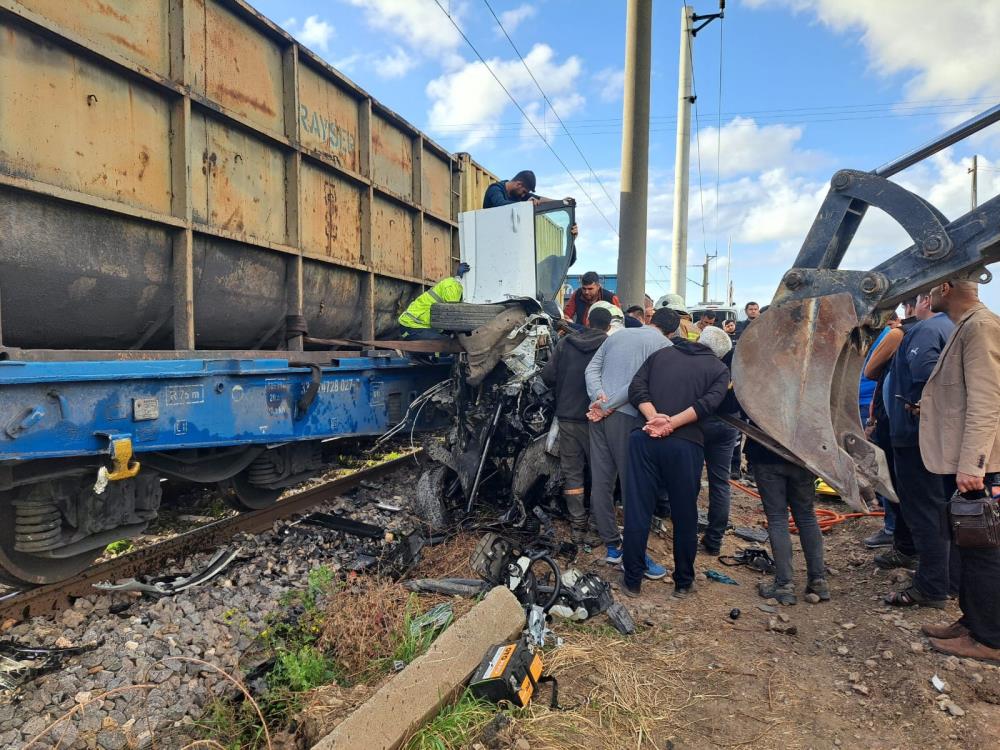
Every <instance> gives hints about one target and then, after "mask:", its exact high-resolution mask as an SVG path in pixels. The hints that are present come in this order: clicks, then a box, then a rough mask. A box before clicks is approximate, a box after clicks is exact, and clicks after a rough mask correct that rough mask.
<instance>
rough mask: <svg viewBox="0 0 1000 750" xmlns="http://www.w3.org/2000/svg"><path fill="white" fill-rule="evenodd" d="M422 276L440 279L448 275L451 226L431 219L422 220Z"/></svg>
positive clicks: (450, 270)
mask: <svg viewBox="0 0 1000 750" xmlns="http://www.w3.org/2000/svg"><path fill="white" fill-rule="evenodd" d="M423 269H424V278H427V279H433V280H434V281H440V280H441V279H443V278H444V277H445V276H450V275H451V273H452V268H451V227H449V226H447V225H446V224H441V223H439V222H436V221H434V220H433V219H425V220H424V265H423Z"/></svg>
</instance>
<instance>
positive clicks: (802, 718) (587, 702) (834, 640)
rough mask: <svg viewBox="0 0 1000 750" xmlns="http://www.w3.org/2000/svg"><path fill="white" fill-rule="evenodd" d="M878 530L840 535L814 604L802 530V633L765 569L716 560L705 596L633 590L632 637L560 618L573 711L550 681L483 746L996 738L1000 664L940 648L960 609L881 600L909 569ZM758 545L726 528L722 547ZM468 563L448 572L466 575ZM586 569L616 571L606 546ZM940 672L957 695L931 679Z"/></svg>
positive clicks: (666, 550)
mask: <svg viewBox="0 0 1000 750" xmlns="http://www.w3.org/2000/svg"><path fill="white" fill-rule="evenodd" d="M757 507H758V501H757V500H755V499H753V498H751V497H750V496H748V495H745V494H743V493H740V492H734V496H733V511H732V517H731V522H732V523H733V524H735V525H737V526H759V525H761V523H762V519H763V516H762V515H761V514H760V513H759V512H758V511H757ZM828 507H831V508H834V509H836V510H839V511H841V512H843V511H845V510H846V507H845V506H843V505H841V504H839V503H836V502H834V503H832V504H831V505H829V506H828ZM879 524H880V520H879V519H875V518H863V519H852V520H848V521H846V522H845V523H842V524H840V525H838V526H836V527H834V529H833V530H832V531H830V532H829V533H828V534H826V535H825V539H826V560H827V565H828V567H829V568H830V576H829V581H830V585H831V589H832V594H833V599H832V601H830V602H826V603H821V604H815V605H813V604H808V603H805V602H803V601H802V599H801V589H802V587H803V586H804V584H805V580H804V577H805V576H804V560H803V558H802V555H801V550H800V549H799V547H798V541H797V539H796V540H795V546H796V557H795V563H796V570H797V574H798V580H797V588H798V590H799V593H800V603H799V604H798V605H796V606H792V607H778V608H777V610H778V612H779V613H780V614H781V615H784V616H786V617H787V618H788V622H787V623H785V622H781V621H780V620H779V625H780V626H781V627H788V626H794V628H795V633H794V634H787V633H779V632H774V631H772V630H769V629H768V623H769V620H770V619H771V618H775V617H776V616H777V615H776V614H771V613H767V612H765V611H762V610H761V609H759V608H758V605H763V604H765V602H764V600H763V599H761V598H760V597H759V596H758V594H757V590H756V587H757V583H758V582H759V581H761V580H765V576H764V575H763V574H759V573H757V572H755V571H753V570H750V569H748V568H746V567H724V566H723V565H721V563H719V562H718V561H717V560H716V559H715V558H714V557H710V556H707V555H703V554H700V555H699V557H698V561H697V570H698V573H699V582H698V592H697V594H696V595H694V596H693V597H690V598H688V599H686V600H677V599H673V598H671V596H670V593H671V591H672V585H671V583H670V581H669V579H666V580H664V581H660V582H646V583H645V584H644V585H643V589H642V592H643V593H642V597H641V598H639V599H634V600H633V599H627V598H625V597H620V600H622V601H624V602H625V603H626V606H627V607H628V608H629V609H630V610H631V612H632V613H633V616H634V618H635V620H636V623H637V624H638V625H639V626H640V627H639V632H638V633H637V634H636V635H634V636H621V635H619V634H618V633H617V632H616V631H614V630H613V629H612V628H611V627H610V624H609V623H608V621H607V620H606V618H604V617H603V616H600V617H597V618H595V619H594V620H593V621H591V622H588V623H585V624H582V625H570V624H566V623H563V624H557V625H554V626H553V627H554V629H555V630H556V632H557V633H558V634H559V635H561V636H562V637H563V638H564V640H565V645H564V646H563V647H562V648H560V649H555V650H552V651H551V652H550V653H549V654H547V656H546V667H547V670H548V671H550V672H551V673H553V674H555V675H556V676H557V677H558V680H559V700H560V703H561V705H562V708H563V710H550V709H549V708H548V700H547V690H545V691H543V698H545V699H544V700H539V701H536V702H535V703H534V704H533V705H532V706H531V707H530V708H529V709H528V710H527V711H524V712H520V713H519V714H515V716H514V718H513V719H512V721H511V722H510V723H509V724H507V725H505V726H500V727H494V728H493V729H491V730H490V731H488V732H487V735H486V736H484V737H481V738H480V742H482V744H483V745H484V746H486V747H510V746H518V747H521V748H523V747H525V746H527V747H530V748H531V749H532V750H537V749H538V748H615V749H616V750H618V749H619V748H626V747H630V748H657V749H662V748H672V749H674V750H681V748H717V747H720V748H724V747H746V748H782V749H789V750H791V749H792V748H817V749H819V748H866V749H867V750H890V749H898V750H904V749H908V748H921V749H925V748H926V749H930V748H955V749H956V750H957V749H958V748H962V749H963V750H986V749H987V748H995V747H997V746H998V743H1000V740H998V735H1000V669H998V668H997V667H994V666H988V665H984V664H981V663H977V662H973V661H969V660H958V659H955V658H954V657H951V658H949V657H945V656H944V655H942V654H938V653H935V652H932V651H930V648H929V645H928V643H927V639H926V638H924V637H923V636H922V635H921V634H920V631H919V629H920V626H921V625H922V624H925V623H931V622H944V621H953V620H955V619H956V618H957V616H958V610H957V605H955V604H952V605H951V606H949V608H948V610H947V611H945V612H941V611H938V610H925V609H904V610H900V609H895V608H890V607H888V606H885V605H883V604H882V601H881V599H882V595H883V594H884V593H885V592H886V591H888V590H890V589H892V588H897V587H902V586H903V583H902V580H905V579H904V577H903V576H904V573H903V571H881V570H878V569H877V568H876V567H875V566H874V564H873V563H872V554H871V552H869V551H867V550H865V549H864V548H863V546H862V544H861V540H862V538H864V537H865V536H866V535H868V534H870V533H872V531H874V530H875V529H877V528H878V526H879ZM747 545H748V543H746V542H743V541H742V540H740V539H738V538H736V537H734V536H732V535H731V534H727V536H726V540H725V543H724V546H723V553H724V554H733V553H735V552H736V551H737V550H738V549H740V548H742V547H744V546H747ZM670 550H671V544H670V542H669V540H668V539H665V538H663V537H660V536H653V537H652V538H651V544H650V553H651V554H652V555H653V556H654V557H655V558H656V559H657V560H659V561H662V562H663V563H664V564H666V565H667V566H668V567H672V562H671V553H670ZM457 562H458V564H457V565H451V566H449V567H452V568H459V569H458V570H454V572H452V571H449V573H450V574H451V575H464V574H465V573H464V572H462V571H461V570H460V568H461V567H462V566H461V562H460V561H457ZM577 567H579V568H581V569H585V570H594V571H596V572H598V573H599V574H602V575H604V576H605V577H607V578H608V579H609V580H615V577H616V576H615V574H614V572H613V571H612V569H611V568H609V567H608V566H607V565H606V564H605V563H604V562H603V561H602V560H601V559H600V557H599V555H598V551H597V550H595V551H594V553H593V554H589V555H586V556H581V557H580V558H579V559H578V561H577ZM710 568H711V569H715V570H718V571H721V572H724V573H727V574H729V575H730V576H732V577H733V578H734V579H736V580H737V581H738V582H739V585H738V586H732V585H725V584H721V583H716V582H713V581H709V580H708V579H707V578H705V577H704V576H703V575H702V574H703V573H704V571H706V570H708V569H710ZM894 579H895V581H894ZM734 608H739V609H740V610H741V614H740V616H739V617H738V618H737V619H736V620H733V619H731V618H730V616H729V614H730V610H732V609H734ZM935 675H937V676H938V677H939V678H940V679H941V680H943V681H944V682H945V683H946V685H945V690H944V692H943V693H941V692H939V691H938V690H936V689H935V688H934V687H933V686H932V684H931V678H932V677H934V676H935ZM949 708H950V710H949ZM956 714H957V715H956ZM519 741H520V742H519ZM525 743H527V745H525Z"/></svg>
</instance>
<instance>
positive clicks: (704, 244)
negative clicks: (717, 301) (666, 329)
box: [674, 44, 708, 297]
mask: <svg viewBox="0 0 1000 750" xmlns="http://www.w3.org/2000/svg"><path fill="white" fill-rule="evenodd" d="M692 47H694V45H693V44H688V63H689V66H690V68H691V98H692V99H693V102H692V104H693V106H694V124H695V128H694V140H695V147H696V150H697V154H698V200H699V201H700V202H701V249H702V250H703V251H704V253H705V262H706V263H707V262H708V237H707V234H708V233H707V232H706V231H705V189H704V188H703V187H702V182H701V120H700V119H699V117H698V84H697V82H696V80H697V79H696V78H695V74H694V52H692ZM674 200H677V197H676V196H674ZM689 245H690V243H689ZM698 286H701V285H700V284H698ZM684 296H685V297H686V296H687V295H684Z"/></svg>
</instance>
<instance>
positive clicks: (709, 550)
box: [698, 537, 722, 557]
mask: <svg viewBox="0 0 1000 750" xmlns="http://www.w3.org/2000/svg"><path fill="white" fill-rule="evenodd" d="M698 546H699V547H701V549H700V550H698V551H699V552H704V553H705V554H706V555H712V556H714V557H718V556H719V555H720V554H721V553H722V547H712V546H711V545H709V544H707V543H706V542H705V538H704V537H702V539H701V541H699V542H698Z"/></svg>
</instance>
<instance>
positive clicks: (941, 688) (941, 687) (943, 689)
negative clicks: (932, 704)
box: [931, 675, 948, 693]
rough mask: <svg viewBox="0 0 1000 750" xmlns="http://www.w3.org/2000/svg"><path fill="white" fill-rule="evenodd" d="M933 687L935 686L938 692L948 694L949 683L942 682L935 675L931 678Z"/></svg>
mask: <svg viewBox="0 0 1000 750" xmlns="http://www.w3.org/2000/svg"><path fill="white" fill-rule="evenodd" d="M931 685H933V686H934V689H935V690H937V691H938V692H939V693H947V692H948V683H947V682H945V681H944V680H942V679H941V678H940V677H938V676H937V675H934V676H933V677H931Z"/></svg>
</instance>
